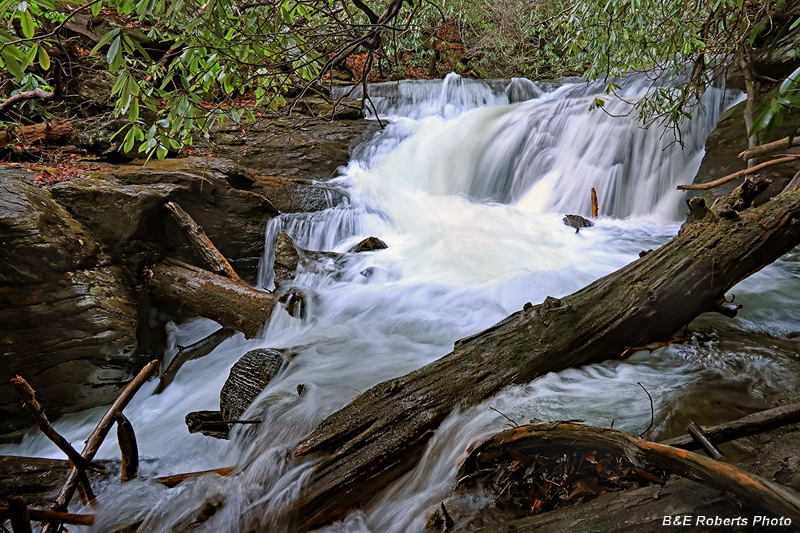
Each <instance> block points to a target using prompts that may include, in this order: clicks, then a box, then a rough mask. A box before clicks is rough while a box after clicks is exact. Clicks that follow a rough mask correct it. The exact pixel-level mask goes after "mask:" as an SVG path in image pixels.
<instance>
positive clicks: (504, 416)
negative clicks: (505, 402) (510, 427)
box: [489, 407, 519, 428]
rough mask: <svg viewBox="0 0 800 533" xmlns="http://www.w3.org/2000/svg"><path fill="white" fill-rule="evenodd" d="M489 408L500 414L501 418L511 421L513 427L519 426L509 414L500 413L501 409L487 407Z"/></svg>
mask: <svg viewBox="0 0 800 533" xmlns="http://www.w3.org/2000/svg"><path fill="white" fill-rule="evenodd" d="M489 409H491V410H492V411H494V412H495V413H497V414H499V415H500V416H502V417H503V418H505V419H506V420H508V421H509V422H511V423H512V424H514V427H515V428H518V427H519V424H518V423H517V422H516V421H515V420H513V419H512V418H510V417H509V416H507V415H506V414H505V413H502V412H501V411H498V410H497V409H495V408H494V407H489Z"/></svg>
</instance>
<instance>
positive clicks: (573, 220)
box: [564, 215, 594, 233]
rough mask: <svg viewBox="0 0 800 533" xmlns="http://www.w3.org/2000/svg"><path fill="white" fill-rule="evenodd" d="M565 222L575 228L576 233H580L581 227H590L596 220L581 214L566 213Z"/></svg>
mask: <svg viewBox="0 0 800 533" xmlns="http://www.w3.org/2000/svg"><path fill="white" fill-rule="evenodd" d="M564 224H565V225H567V226H569V227H571V228H575V233H578V232H579V231H580V230H581V228H590V227H592V226H594V222H592V221H591V220H589V219H588V218H584V217H582V216H580V215H566V216H565V217H564Z"/></svg>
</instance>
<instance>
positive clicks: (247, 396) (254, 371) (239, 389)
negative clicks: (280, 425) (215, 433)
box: [219, 348, 284, 420]
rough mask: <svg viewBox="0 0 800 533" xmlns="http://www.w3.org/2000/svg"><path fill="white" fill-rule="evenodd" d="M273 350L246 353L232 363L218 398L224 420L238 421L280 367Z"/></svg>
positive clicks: (281, 363)
mask: <svg viewBox="0 0 800 533" xmlns="http://www.w3.org/2000/svg"><path fill="white" fill-rule="evenodd" d="M283 361H284V359H283V356H282V355H281V353H280V352H279V351H277V350H270V349H268V348H258V349H256V350H250V351H249V352H247V353H246V354H244V355H243V356H242V357H241V359H239V360H238V361H236V363H234V365H233V367H232V368H231V372H230V375H229V376H228V379H227V380H226V381H225V385H224V386H223V387H222V391H221V392H220V395H219V405H220V410H221V411H222V416H223V419H224V420H238V419H240V418H241V417H242V414H244V412H245V411H246V410H247V408H248V407H250V404H251V403H253V400H255V399H256V397H257V396H258V395H259V394H261V391H263V390H264V388H265V387H266V386H267V385H268V384H269V382H270V381H271V380H272V378H274V377H275V375H276V374H277V373H278V371H279V370H280V369H281V367H282V366H283Z"/></svg>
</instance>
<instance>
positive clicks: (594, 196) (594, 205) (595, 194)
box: [592, 187, 600, 218]
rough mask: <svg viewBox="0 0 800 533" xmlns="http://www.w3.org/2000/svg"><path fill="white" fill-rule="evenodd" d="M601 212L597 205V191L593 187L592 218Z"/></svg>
mask: <svg viewBox="0 0 800 533" xmlns="http://www.w3.org/2000/svg"><path fill="white" fill-rule="evenodd" d="M599 213H600V208H599V207H598V205H597V191H595V190H594V187H592V218H597V217H598V215H599Z"/></svg>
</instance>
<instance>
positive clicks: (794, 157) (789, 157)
mask: <svg viewBox="0 0 800 533" xmlns="http://www.w3.org/2000/svg"><path fill="white" fill-rule="evenodd" d="M798 159H800V155H787V156H786V157H782V158H780V159H773V160H772V161H766V162H764V163H761V164H760V165H756V166H754V167H751V168H746V169H744V170H740V171H739V172H734V173H733V174H728V175H727V176H725V177H724V178H720V179H718V180H714V181H709V182H708V183H695V184H692V185H678V190H681V191H704V190H707V189H713V188H714V187H718V186H720V185H723V184H725V183H728V182H729V181H733V180H735V179H736V178H741V177H742V176H747V175H748V174H752V173H754V172H758V171H759V170H761V169H763V168H767V167H771V166H773V165H780V164H782V163H789V162H791V161H797V160H798Z"/></svg>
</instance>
